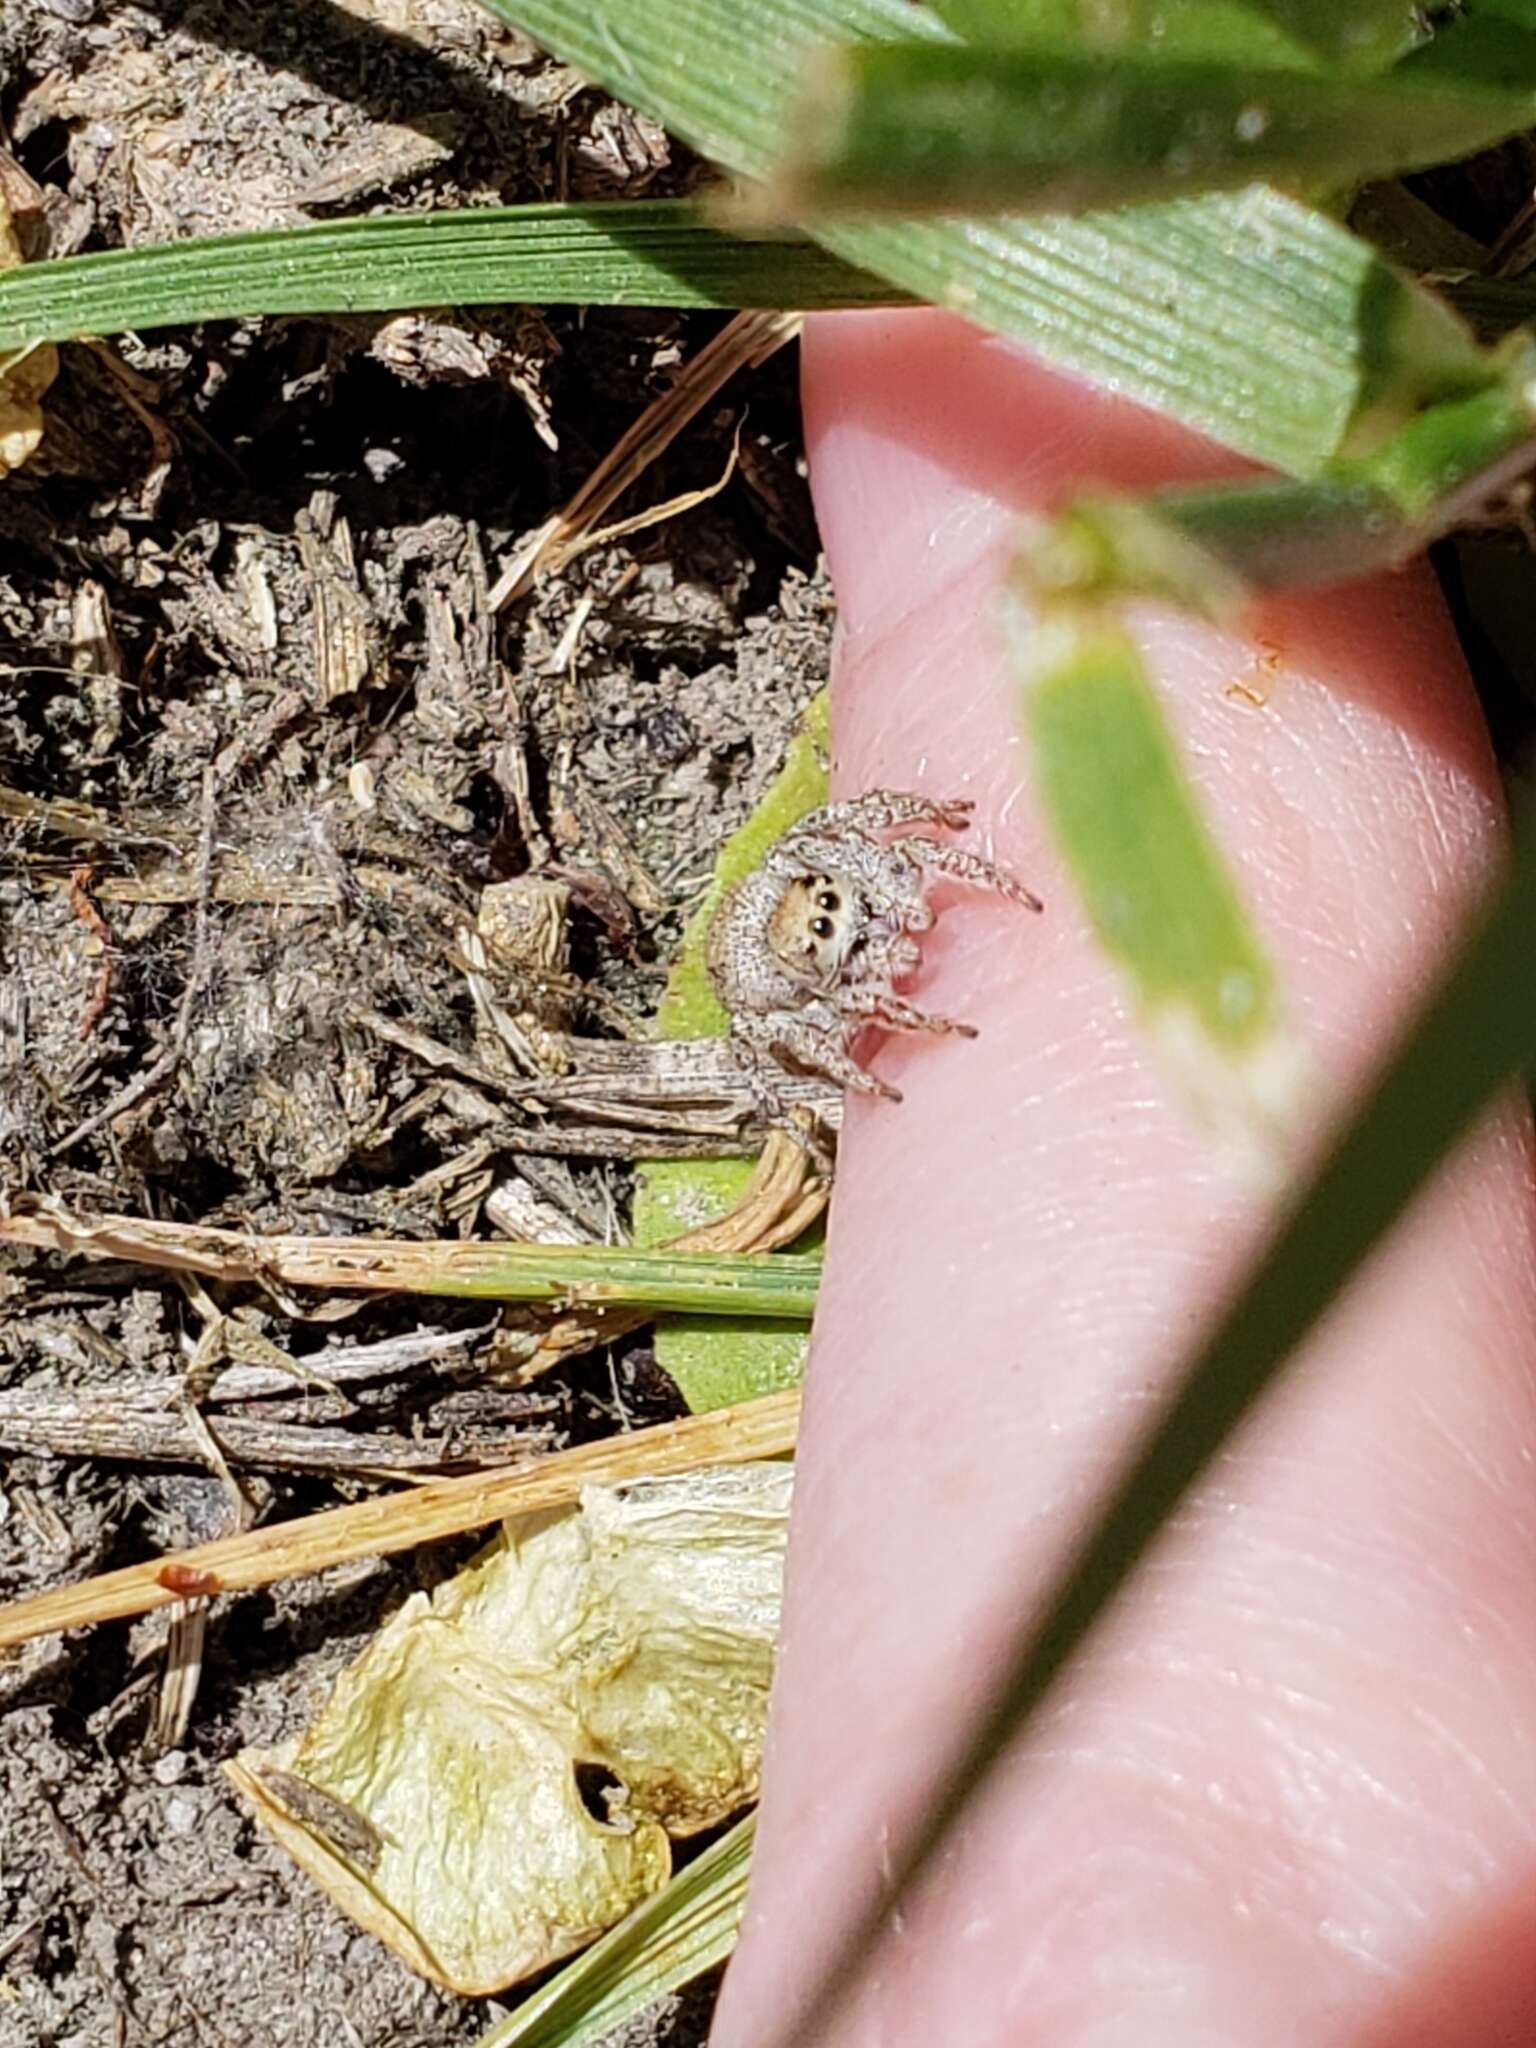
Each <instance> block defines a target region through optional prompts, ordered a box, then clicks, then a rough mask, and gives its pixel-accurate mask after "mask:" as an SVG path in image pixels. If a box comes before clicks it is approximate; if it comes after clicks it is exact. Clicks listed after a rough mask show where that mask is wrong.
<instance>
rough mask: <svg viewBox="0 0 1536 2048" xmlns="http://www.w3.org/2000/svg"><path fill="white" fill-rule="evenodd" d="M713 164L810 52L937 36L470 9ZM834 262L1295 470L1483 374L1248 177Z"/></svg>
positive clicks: (1387, 280) (778, 23)
mask: <svg viewBox="0 0 1536 2048" xmlns="http://www.w3.org/2000/svg"><path fill="white" fill-rule="evenodd" d="M485 4H486V5H487V6H489V7H490V8H491V9H492V11H493V12H495V13H497V14H498V15H500V16H501V17H502V18H503V19H505V20H508V21H511V22H513V23H514V24H515V25H517V26H518V27H521V28H523V29H526V30H527V32H528V33H529V34H530V35H532V36H534V37H535V38H537V40H538V41H540V42H542V43H543V44H544V45H545V46H546V48H548V49H551V50H553V51H554V52H555V53H556V54H557V55H558V56H560V57H562V58H563V59H565V60H566V61H567V62H568V63H572V64H574V65H576V66H577V67H578V68H579V69H580V70H582V71H583V72H585V73H586V74H587V76H589V77H592V78H596V79H599V80H600V81H601V82H602V83H603V84H604V85H605V86H606V87H607V88H608V89H609V90H610V91H611V92H613V93H616V94H617V95H618V96H619V97H620V98H623V99H627V100H629V101H631V102H632V103H633V104H635V105H637V106H639V107H642V108H644V109H645V110H646V111H647V112H648V113H651V114H653V115H655V116H656V117H657V119H659V120H661V121H663V122H665V123H666V124H667V126H668V127H670V128H672V129H673V130H674V131H675V132H676V133H677V134H679V135H681V136H682V137H683V138H684V139H685V140H686V141H688V142H690V143H692V144H693V145H694V147H695V148H697V149H700V150H702V151H703V152H704V154H705V155H707V156H710V157H712V158H714V159H715V160H716V161H717V162H719V163H721V164H723V165H725V166H726V167H727V168H728V169H730V170H732V171H735V172H737V173H740V174H742V175H745V176H748V177H762V176H764V175H765V174H766V173H767V172H768V170H769V169H770V168H771V166H772V164H773V163H774V162H775V161H776V160H777V158H778V155H779V153H780V151H781V149H782V146H783V138H784V134H785V125H786V121H787V118H788V108H789V105H790V102H791V97H792V95H793V93H794V92H795V90H796V89H797V88H798V85H799V81H800V79H801V77H802V74H803V65H804V62H805V58H806V55H807V53H808V51H809V50H811V49H812V48H816V47H823V46H826V45H828V44H834V43H856V42H862V41H866V40H867V41H875V42H884V41H893V40H894V41H908V40H911V39H912V38H914V37H921V36H924V35H932V37H933V38H934V39H935V41H936V42H942V41H945V40H952V38H951V37H950V36H949V33H948V31H946V30H945V29H944V27H943V25H942V24H941V23H939V22H938V21H937V20H936V19H934V18H933V17H932V16H930V15H928V14H927V13H926V12H925V11H924V10H923V9H922V8H921V7H918V6H914V5H912V4H910V0H485ZM817 235H818V239H819V240H821V241H822V242H823V243H824V244H825V245H826V246H827V247H828V248H831V249H834V250H836V251H837V252H838V253H839V254H840V255H842V256H844V257H845V258H846V259H847V260H848V261H849V262H852V263H855V264H857V265H858V266H859V267H860V268H862V269H865V270H869V271H873V272H875V273H877V274H878V275H879V276H881V277H884V278H886V279H888V280H889V281H890V282H891V283H893V284H895V285H898V286H900V287H902V288H903V289H905V290H907V291H910V292H914V293H916V294H918V295H919V296H920V297H923V298H926V299H931V300H932V301H933V302H934V303H935V304H937V305H941V306H949V307H952V308H954V309H955V310H957V311H960V312H963V313H965V314H966V315H967V316H968V317H970V318H972V319H974V320H977V321H979V322H981V323H982V324H983V325H985V326H988V327H992V328H995V329H996V330H997V331H998V332H999V333H1002V334H1006V335H1010V336H1012V337H1013V338H1014V339H1016V340H1019V341H1022V342H1024V343H1026V344H1027V345H1028V346H1029V347H1030V348H1032V349H1034V350H1035V351H1036V352H1037V353H1038V354H1040V355H1041V356H1043V357H1045V358H1046V359H1047V360H1048V361H1051V362H1054V363H1057V364H1060V365H1061V366H1063V367H1064V368H1067V369H1071V370H1076V371H1079V372H1081V373H1082V374H1083V375H1085V376H1089V377H1093V378H1096V379H1098V380H1099V381H1100V382H1103V383H1107V384H1110V385H1111V386H1113V387H1114V388H1115V389H1116V390H1119V391H1121V392H1123V393H1125V394H1126V395H1127V396H1128V397H1132V398H1138V399H1140V400H1141V401H1142V402H1143V403H1145V404H1147V405H1151V406H1155V407H1157V408H1159V409H1160V410H1162V411H1164V412H1167V413H1171V414H1172V415H1173V416H1174V417H1175V418H1178V419H1181V420H1184V421H1186V422H1187V423H1188V424H1189V425H1191V426H1194V427H1198V428H1200V429H1201V430H1202V431H1203V432H1205V433H1207V434H1210V435H1212V436H1213V437H1214V438H1216V439H1217V440H1220V441H1224V442H1226V443H1227V445H1228V446H1230V447H1233V448H1237V449H1240V450H1242V451H1243V452H1244V453H1246V454H1248V455H1251V456H1254V457H1255V458H1257V459H1258V460H1259V461H1262V462H1267V463H1269V464H1271V465H1272V466H1274V467H1275V468H1278V469H1284V470H1289V471H1291V472H1293V473H1295V474H1300V475H1308V474H1311V473H1312V472H1313V471H1315V470H1316V469H1318V468H1319V467H1320V466H1321V465H1322V464H1323V463H1324V462H1326V461H1328V460H1330V459H1331V458H1332V457H1333V456H1335V455H1336V454H1338V453H1339V452H1340V450H1341V449H1343V448H1345V447H1348V446H1354V445H1360V444H1363V443H1365V442H1368V441H1369V440H1371V439H1373V438H1378V437H1379V435H1380V433H1381V432H1382V430H1383V426H1384V423H1385V422H1387V421H1390V422H1392V423H1393V424H1395V423H1396V422H1398V421H1399V420H1401V418H1402V417H1403V416H1404V412H1405V410H1411V409H1413V408H1415V407H1417V406H1419V405H1421V404H1424V403H1426V402H1429V401H1432V400H1434V399H1436V398H1439V397H1442V396H1444V395H1445V394H1446V392H1447V391H1448V390H1462V389H1466V388H1468V386H1469V384H1470V383H1472V382H1475V381H1476V380H1477V379H1478V378H1479V376H1480V375H1481V369H1480V358H1479V355H1478V352H1477V349H1476V347H1475V344H1474V343H1473V341H1472V339H1471V337H1470V335H1469V334H1468V333H1467V332H1466V330H1465V329H1464V328H1463V327H1462V326H1461V324H1460V322H1459V321H1458V320H1457V319H1456V318H1455V317H1454V315H1452V314H1451V313H1450V312H1449V311H1447V309H1446V308H1445V307H1443V306H1441V305H1440V304H1439V303H1438V302H1437V301H1435V300H1434V299H1433V298H1432V297H1431V296H1430V294H1429V293H1427V292H1424V291H1421V290H1418V289H1417V288H1415V287H1413V286H1411V285H1410V284H1408V283H1407V282H1406V280H1404V279H1403V278H1402V277H1401V276H1400V275H1399V274H1398V273H1397V272H1395V271H1394V270H1393V269H1392V268H1391V267H1390V266H1389V265H1388V264H1386V263H1384V262H1383V261H1382V260H1381V259H1380V258H1379V257H1377V256H1376V255H1375V254H1374V252H1373V251H1371V250H1370V249H1369V248H1367V246H1366V245H1365V244H1364V243H1363V242H1361V241H1359V240H1357V239H1356V238H1355V237H1354V236H1353V235H1351V234H1349V233H1348V231H1347V230H1346V229H1344V228H1342V227H1340V226H1339V225H1338V224H1337V223H1336V222H1335V221H1333V220H1330V219H1329V218H1327V216H1325V215H1324V214H1321V213H1317V212H1313V211H1311V210H1310V209H1308V208H1307V207H1304V206H1301V205H1298V204H1297V203H1296V202H1295V201H1293V200H1291V199H1287V198H1285V197H1284V196H1282V195H1281V194H1280V193H1277V192H1273V191H1270V190H1267V189H1265V188H1262V187H1258V188H1251V189H1249V190H1247V191H1245V192H1242V193H1239V194H1236V195H1233V196H1230V197H1221V198H1211V199H1201V200H1175V201H1172V202H1170V203H1168V204H1167V205H1163V206H1146V207H1138V208H1134V209H1129V210H1127V211H1125V212H1122V213H1119V214H1110V215H1094V216H1090V217H1085V218H1082V219H1076V220H1066V219H1056V218H1049V217H1047V218H1040V219H1027V218H1018V217H1006V216H1005V217H1002V218H1000V219H995V220H986V219H978V218H964V219H959V220H945V221H902V222H889V221H880V222H861V223H859V224H857V225H854V224H851V223H840V224H838V225H837V226H835V227H834V226H831V225H828V226H825V227H821V228H818V230H817Z"/></svg>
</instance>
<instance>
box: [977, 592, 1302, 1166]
mask: <svg viewBox="0 0 1536 2048" xmlns="http://www.w3.org/2000/svg"><path fill="white" fill-rule="evenodd" d="M1021 580H1024V579H1023V578H1022V577H1021ZM1014 642H1015V649H1016V662H1017V665H1018V667H1019V669H1020V671H1021V674H1022V676H1023V678H1024V682H1025V693H1024V720H1025V726H1026V730H1027V732H1028V734H1029V738H1030V741H1031V745H1032V749H1033V753H1034V759H1035V774H1036V779H1037V782H1038V786H1039V790H1040V800H1041V805H1042V808H1043V810H1044V812H1045V816H1046V819H1047V821H1048V823H1049V825H1050V828H1051V832H1052V836H1053V837H1054V839H1055V841H1056V844H1057V845H1058V846H1059V847H1060V849H1061V851H1062V854H1063V856H1064V857H1065V860H1066V863H1067V867H1068V870H1069V872H1070V873H1071V876H1072V879H1073V882H1074V883H1075V885H1076V888H1077V891H1078V895H1079V897H1080V898H1081V900H1082V903H1083V907H1084V909H1085V910H1086V912H1087V914H1088V917H1089V919H1090V921H1091V923H1092V924H1093V926H1094V929H1095V930H1096V932H1097V933H1098V936H1099V939H1100V941H1101V943H1102V944H1103V946H1104V948H1105V951H1106V952H1107V953H1108V954H1109V956H1110V958H1111V959H1112V960H1114V961H1115V963H1116V965H1117V966H1118V967H1119V968H1120V969H1121V971H1122V973H1124V975H1125V976H1126V978H1127V980H1128V982H1129V984H1130V987H1131V989H1132V992H1133V994H1134V997H1135V1000H1136V1005H1137V1009H1138V1010H1139V1012H1140V1015H1141V1019H1142V1022H1143V1024H1144V1026H1145V1027H1146V1029H1147V1031H1148V1032H1149V1033H1150V1034H1151V1036H1152V1038H1153V1040H1154V1042H1155V1043H1156V1044H1157V1047H1158V1049H1159V1052H1160V1053H1161V1054H1162V1056H1163V1058H1164V1060H1165V1062H1166V1063H1167V1064H1168V1065H1169V1066H1170V1067H1171V1069H1172V1070H1173V1072H1174V1073H1175V1075H1176V1078H1177V1079H1178V1082H1179V1084H1180V1087H1181V1090H1182V1092H1183V1093H1184V1095H1185V1096H1186V1097H1187V1098H1188V1099H1189V1100H1190V1101H1191V1103H1192V1104H1193V1106H1194V1107H1195V1108H1196V1109H1197V1110H1198V1111H1199V1113H1200V1114H1201V1116H1202V1118H1203V1120H1204V1121H1205V1122H1207V1123H1208V1124H1209V1125H1211V1126H1212V1127H1213V1128H1214V1129H1215V1130H1216V1132H1217V1133H1218V1134H1219V1136H1220V1137H1221V1138H1222V1140H1223V1142H1224V1144H1225V1145H1226V1147H1227V1148H1228V1150H1229V1152H1230V1154H1231V1156H1232V1158H1233V1160H1234V1162H1235V1163H1236V1164H1237V1165H1238V1166H1240V1167H1241V1168H1242V1169H1244V1170H1246V1171H1247V1172H1249V1173H1250V1174H1252V1175H1254V1176H1255V1177H1258V1178H1261V1179H1272V1178H1274V1177H1275V1175H1276V1174H1277V1172H1278V1171H1279V1170H1280V1169H1282V1168H1283V1166H1284V1163H1285V1160H1286V1155H1287V1152H1288V1150H1289V1144H1290V1139H1291V1135H1292V1132H1293V1130H1294V1126H1295V1122H1296V1116H1297V1112H1298V1110H1299V1108H1300V1098H1301V1084H1302V1078H1303V1075H1304V1072H1305V1063H1304V1060H1303V1057H1302V1054H1301V1050H1300V1047H1299V1046H1298V1045H1297V1044H1296V1042H1295V1041H1294V1040H1293V1038H1292V1037H1291V1035H1290V1033H1289V1031H1288V1029H1287V1027H1286V1025H1285V1023H1284V1020H1283V1018H1282V1016H1281V1014H1280V1005H1279V998H1278V992H1277V988H1276V982H1275V976H1274V974H1273V972H1272V970H1271V968H1270V964H1269V960H1268V957H1267V955H1266V953H1265V951H1264V948H1263V946H1262V945H1261V943H1260V941H1259V939H1258V936H1257V934H1256V933H1255V931H1254V929H1253V927H1252V925H1251V924H1250V923H1249V920H1248V916H1247V913H1246V911H1245V910H1244V908H1243V905H1242V902H1241V900H1240V898H1239V896H1238V893H1237V889H1236V887H1235V885H1234V884H1233V882H1232V880H1231V877H1230V874H1229V872H1228V869H1227V865H1226V862H1225V860H1224V859H1223V857H1222V854H1221V851H1220V849H1219V847H1218V846H1217V845H1216V842H1215V840H1214V839H1213V838H1212V837H1211V834H1210V831H1209V829H1208V827H1207V826H1206V823H1205V820H1204V818H1203V816H1202V814H1201V810H1200V806H1199V804H1198V802H1197V801H1196V798H1195V794H1194V792H1193V790H1192V789H1191V788H1190V785H1189V782H1188V780H1187V778H1186V776H1185V774H1184V770H1183V766H1182V764H1181V762H1180V760H1179V758H1178V754H1177V752H1176V750H1175V747H1174V744H1173V739H1172V736H1171V735H1170V733H1169V731H1168V728H1167V725H1166V722H1165V721H1164V718H1163V714H1162V709H1161V706H1160V705H1159V703H1158V700H1157V695H1156V692H1155V691H1154V690H1153V688H1152V687H1151V684H1150V683H1149V681H1148V679H1147V677H1146V674H1145V672H1144V670H1143V667H1142V663H1141V658H1140V656H1139V654H1138V653H1137V651H1136V649H1135V647H1134V646H1133V644H1132V643H1131V641H1130V639H1129V638H1128V637H1127V635H1126V634H1125V633H1124V631H1123V630H1122V629H1121V628H1120V626H1119V625H1118V624H1117V623H1116V622H1115V620H1114V618H1113V615H1112V614H1111V613H1110V612H1109V611H1108V610H1107V609H1106V610H1104V611H1102V612H1101V611H1100V610H1099V609H1098V608H1089V609H1087V610H1085V611H1083V612H1081V613H1079V612H1077V611H1075V610H1073V609H1071V608H1066V609H1063V608H1056V609H1054V610H1052V609H1050V608H1047V609H1046V610H1045V611H1044V613H1043V614H1040V613H1038V612H1032V613H1031V615H1030V616H1029V617H1027V618H1021V619H1019V620H1018V621H1017V626H1016V631H1015V634H1014Z"/></svg>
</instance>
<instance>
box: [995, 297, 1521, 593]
mask: <svg viewBox="0 0 1536 2048" xmlns="http://www.w3.org/2000/svg"><path fill="white" fill-rule="evenodd" d="M1507 362H1508V372H1509V374H1508V375H1507V377H1506V378H1505V379H1504V380H1503V381H1502V382H1500V383H1498V384H1496V385H1494V386H1493V387H1492V388H1490V389H1488V390H1484V391H1480V392H1476V393H1473V394H1472V395H1470V396H1468V397H1465V398H1460V399H1453V400H1449V401H1447V402H1446V403H1445V404H1442V405H1438V406H1431V407H1430V408H1429V409H1428V411H1426V412H1424V413H1421V414H1420V415H1419V416H1418V417H1417V418H1416V419H1414V420H1411V421H1410V422H1409V424H1408V425H1407V426H1406V427H1404V428H1403V429H1402V431H1401V432H1400V433H1398V434H1396V435H1394V436H1393V437H1392V438H1391V439H1390V440H1389V441H1387V442H1385V443H1383V445H1382V446H1381V447H1380V448H1378V449H1376V450H1375V451H1373V453H1371V454H1370V455H1367V456H1364V457H1362V458H1360V459H1359V460H1358V461H1353V462H1341V463H1335V464H1333V465H1332V466H1331V467H1330V469H1329V470H1328V471H1327V472H1326V473H1325V474H1324V475H1323V476H1320V477H1317V478H1315V479H1312V480H1311V481H1308V482H1293V481H1291V480H1289V479H1287V478H1277V477H1259V478H1256V479H1254V480H1253V481H1252V482H1248V483H1236V484H1219V485H1213V486H1202V487H1199V488H1195V489H1188V488H1175V489H1172V490H1165V491H1155V492H1151V493H1149V494H1148V495H1146V496H1144V497H1139V498H1131V497H1115V496H1107V495H1106V496H1088V495H1085V496H1084V497H1082V498H1079V499H1077V500H1075V501H1074V502H1073V503H1072V504H1071V505H1070V506H1069V507H1068V508H1067V510H1066V511H1065V512H1064V513H1063V514H1062V515H1061V516H1060V518H1059V519H1058V520H1057V521H1056V522H1055V524H1054V526H1053V528H1052V530H1051V532H1050V534H1049V535H1048V537H1047V538H1045V539H1044V540H1043V541H1041V542H1040V543H1039V544H1038V545H1037V546H1036V547H1035V548H1034V549H1033V550H1032V551H1031V580H1032V583H1033V587H1034V589H1035V590H1036V592H1037V593H1048V594H1049V596H1051V597H1054V598H1057V599H1071V600H1074V601H1076V602H1079V603H1081V602H1084V601H1090V600H1102V599H1114V598H1118V597H1123V596H1125V595H1127V594H1128V593H1130V592H1136V593H1138V594H1141V595H1156V596H1160V597H1165V598H1171V599H1172V600H1173V601H1174V602H1176V603H1179V604H1182V605H1187V606H1189V607H1191V608H1192V609H1194V610H1196V611H1200V612H1204V613H1206V614H1207V615H1208V616H1219V615H1221V614H1222V613H1225V612H1230V611H1232V610H1233V609H1235V608H1236V606H1237V605H1239V604H1241V603H1242V602H1243V601H1244V600H1245V599H1246V598H1247V597H1248V596H1250V595H1251V594H1252V593H1254V592H1255V591H1259V590H1274V589H1294V588H1298V587H1301V586H1303V585H1309V584H1310V585H1316V584H1328V583H1339V582H1343V581H1345V580H1346V579H1349V578H1352V577H1357V576H1364V575H1367V574H1369V573H1371V572H1372V571H1374V570H1379V569H1390V568H1396V567H1398V566H1400V565H1401V564H1402V563H1403V562H1405V561H1407V560H1408V559H1409V558H1410V557H1411V556H1413V555H1416V554H1418V553H1419V552H1420V551H1421V550H1422V549H1423V548H1425V547H1426V546H1427V545H1428V544H1429V542H1430V541H1432V540H1434V539H1435V538H1436V537H1437V536H1439V535H1440V534H1442V533H1445V532H1448V531H1449V530H1450V529H1451V528H1452V527H1453V526H1455V525H1457V524H1459V523H1460V522H1462V521H1464V520H1466V519H1467V518H1468V517H1470V516H1472V515H1474V514H1476V513H1477V512H1479V511H1481V510H1485V509H1486V508H1487V507H1488V506H1489V505H1490V504H1491V503H1492V502H1493V501H1494V500H1495V499H1496V498H1497V497H1498V495H1499V494H1500V493H1501V492H1503V491H1506V490H1507V489H1508V488H1509V486H1510V484H1511V483H1512V482H1513V481H1514V480H1515V478H1517V477H1518V476H1520V475H1521V474H1522V473H1523V472H1524V471H1525V470H1527V469H1529V468H1530V467H1531V465H1532V464H1533V463H1536V354H1533V351H1532V348H1531V345H1530V343H1529V342H1528V341H1527V340H1526V339H1525V338H1524V337H1521V338H1519V340H1518V341H1517V344H1516V346H1515V348H1514V349H1513V350H1512V351H1511V352H1510V353H1509V355H1508V357H1507Z"/></svg>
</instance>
